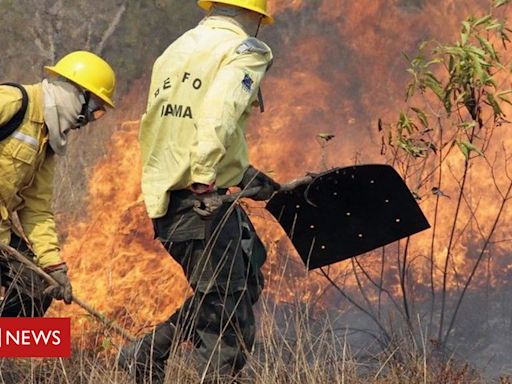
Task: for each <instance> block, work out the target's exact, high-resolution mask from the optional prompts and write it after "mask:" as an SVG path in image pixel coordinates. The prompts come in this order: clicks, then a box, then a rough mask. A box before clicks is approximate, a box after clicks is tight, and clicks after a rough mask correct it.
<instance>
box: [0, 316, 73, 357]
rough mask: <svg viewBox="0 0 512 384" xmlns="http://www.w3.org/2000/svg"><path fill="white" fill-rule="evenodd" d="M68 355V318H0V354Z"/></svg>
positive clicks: (69, 341)
mask: <svg viewBox="0 0 512 384" xmlns="http://www.w3.org/2000/svg"><path fill="white" fill-rule="evenodd" d="M70 356H71V319H70V318H53V317H4V318H0V357H70Z"/></svg>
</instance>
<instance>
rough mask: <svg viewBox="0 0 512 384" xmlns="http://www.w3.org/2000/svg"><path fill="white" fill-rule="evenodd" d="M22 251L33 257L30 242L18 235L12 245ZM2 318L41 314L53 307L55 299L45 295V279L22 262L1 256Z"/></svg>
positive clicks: (12, 238)
mask: <svg viewBox="0 0 512 384" xmlns="http://www.w3.org/2000/svg"><path fill="white" fill-rule="evenodd" d="M9 245H10V246H11V247H12V248H14V249H16V250H18V251H19V252H21V253H23V254H25V255H27V256H29V257H34V254H33V253H32V252H31V251H30V250H29V248H28V246H27V244H26V243H25V242H24V241H23V240H22V239H20V238H19V237H18V236H16V235H15V234H12V235H11V242H10V244H9ZM0 285H1V287H2V293H3V297H2V298H1V300H0V317H41V316H43V315H44V314H45V312H46V311H47V310H48V308H49V307H50V304H51V302H52V298H51V297H50V296H48V295H44V294H43V290H44V288H45V287H46V284H45V282H44V281H43V280H42V279H41V278H40V277H39V276H38V275H37V274H36V273H34V272H32V271H31V270H29V269H27V268H26V267H25V266H24V265H23V264H22V263H20V262H18V261H14V260H8V261H7V260H4V259H3V258H0Z"/></svg>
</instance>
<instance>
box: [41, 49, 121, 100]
mask: <svg viewBox="0 0 512 384" xmlns="http://www.w3.org/2000/svg"><path fill="white" fill-rule="evenodd" d="M44 68H45V69H46V71H47V72H49V73H52V74H55V75H59V76H62V77H64V78H66V79H68V80H70V81H72V82H73V83H75V84H77V85H79V86H80V87H82V88H84V89H86V90H88V91H89V92H91V93H92V94H94V95H96V96H97V97H99V98H100V99H101V100H103V101H104V102H105V103H106V104H107V105H109V106H110V107H112V108H114V101H113V100H112V99H113V97H114V91H115V88H116V76H115V73H114V70H113V69H112V67H111V66H110V65H109V64H108V63H107V62H106V61H105V60H103V59H102V58H101V57H99V56H97V55H95V54H94V53H92V52H88V51H75V52H71V53H70V54H68V55H66V56H64V57H63V58H62V59H60V60H59V61H58V62H57V64H55V65H54V66H45V67H44Z"/></svg>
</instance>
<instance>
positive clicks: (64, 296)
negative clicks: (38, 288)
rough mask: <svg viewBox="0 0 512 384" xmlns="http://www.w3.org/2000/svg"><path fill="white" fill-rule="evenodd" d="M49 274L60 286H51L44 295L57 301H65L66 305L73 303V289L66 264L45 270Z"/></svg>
mask: <svg viewBox="0 0 512 384" xmlns="http://www.w3.org/2000/svg"><path fill="white" fill-rule="evenodd" d="M45 272H47V273H48V274H49V275H50V276H51V277H53V279H54V280H55V281H57V283H59V285H50V286H49V287H48V288H46V289H45V290H44V293H45V294H47V295H50V296H52V297H53V298H54V299H57V300H64V302H65V303H66V304H71V302H72V301H73V288H72V287H71V282H70V281H69V278H68V274H67V272H68V267H67V266H66V264H65V263H62V264H58V265H55V266H50V267H47V268H45Z"/></svg>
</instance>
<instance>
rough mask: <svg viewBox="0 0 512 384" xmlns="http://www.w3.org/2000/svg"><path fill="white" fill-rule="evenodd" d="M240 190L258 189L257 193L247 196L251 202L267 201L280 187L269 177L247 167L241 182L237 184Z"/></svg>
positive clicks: (251, 167) (250, 166)
mask: <svg viewBox="0 0 512 384" xmlns="http://www.w3.org/2000/svg"><path fill="white" fill-rule="evenodd" d="M238 186H239V187H240V188H242V189H250V188H255V187H259V191H258V192H256V193H255V194H254V195H252V196H248V197H249V198H251V199H253V200H268V199H270V198H271V197H272V195H273V194H274V192H276V191H278V190H279V189H280V188H281V186H280V185H279V183H276V182H275V181H274V180H273V179H272V178H271V177H270V176H268V175H266V174H264V173H263V172H261V171H259V170H258V169H256V168H254V167H253V166H252V165H249V168H247V170H246V171H245V173H244V176H243V177H242V181H241V182H240V183H239V184H238Z"/></svg>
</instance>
